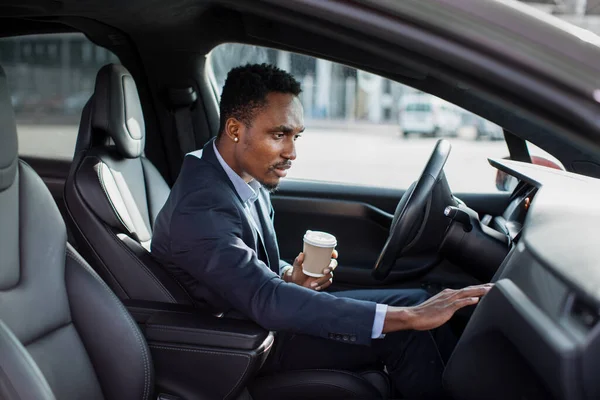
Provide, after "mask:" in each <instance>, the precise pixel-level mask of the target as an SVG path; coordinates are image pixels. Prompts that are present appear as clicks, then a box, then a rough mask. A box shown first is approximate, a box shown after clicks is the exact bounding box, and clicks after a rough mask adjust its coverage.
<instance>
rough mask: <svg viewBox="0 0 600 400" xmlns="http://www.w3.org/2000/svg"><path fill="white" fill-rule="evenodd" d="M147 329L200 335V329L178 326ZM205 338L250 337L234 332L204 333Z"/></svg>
mask: <svg viewBox="0 0 600 400" xmlns="http://www.w3.org/2000/svg"><path fill="white" fill-rule="evenodd" d="M147 328H152V329H156V330H159V331H167V332H168V331H175V332H177V331H179V332H185V333H190V332H193V333H198V329H197V328H184V327H176V326H169V325H154V324H150V325H148V326H147ZM201 334H202V335H203V336H218V337H223V336H229V337H233V338H240V339H243V338H247V337H248V336H250V335H246V334H243V333H233V332H218V333H213V332H209V331H206V332H202V333H201Z"/></svg>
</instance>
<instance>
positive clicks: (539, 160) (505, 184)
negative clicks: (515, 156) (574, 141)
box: [496, 156, 564, 192]
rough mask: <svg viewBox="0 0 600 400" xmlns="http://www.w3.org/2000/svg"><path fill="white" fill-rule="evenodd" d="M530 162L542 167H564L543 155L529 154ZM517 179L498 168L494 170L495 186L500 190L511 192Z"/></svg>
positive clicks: (562, 169)
mask: <svg viewBox="0 0 600 400" xmlns="http://www.w3.org/2000/svg"><path fill="white" fill-rule="evenodd" d="M504 159H506V160H508V159H509V157H504ZM531 163H532V164H535V165H541V166H544V167H548V168H552V169H558V170H561V171H564V168H563V167H561V166H560V165H558V164H557V163H555V162H554V161H551V160H549V159H547V158H544V157H539V156H531ZM517 183H518V180H517V178H515V177H514V176H511V175H508V174H507V173H506V172H504V171H500V170H498V171H497V172H496V188H497V189H498V190H499V191H501V192H512V191H513V190H514V189H515V187H516V186H517Z"/></svg>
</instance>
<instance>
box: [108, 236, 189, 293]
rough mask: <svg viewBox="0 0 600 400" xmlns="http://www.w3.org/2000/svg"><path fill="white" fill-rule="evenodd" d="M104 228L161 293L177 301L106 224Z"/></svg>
mask: <svg viewBox="0 0 600 400" xmlns="http://www.w3.org/2000/svg"><path fill="white" fill-rule="evenodd" d="M104 229H106V231H107V232H108V235H109V236H110V237H111V239H113V241H115V242H116V243H117V244H118V245H119V246H120V247H121V248H122V249H123V250H124V251H125V253H127V255H128V256H129V257H130V258H131V259H132V260H133V261H134V262H136V263H137V264H138V265H139V266H140V267H141V268H142V270H143V271H144V272H145V273H146V275H148V276H149V277H150V279H152V280H153V281H154V283H155V284H156V285H157V286H158V288H159V289H160V290H161V291H162V292H163V294H164V295H166V296H167V298H169V299H171V300H172V301H173V303H177V300H175V298H174V297H173V295H171V293H170V292H169V291H168V290H167V288H166V287H165V286H164V285H163V284H162V282H161V281H160V280H159V279H158V278H157V277H156V276H155V275H154V274H153V273H152V271H150V269H149V268H148V267H147V266H146V265H145V264H144V263H143V262H142V261H141V260H140V259H139V258H138V257H137V256H136V255H135V254H133V253H132V252H131V250H129V248H128V247H127V246H126V245H125V244H124V243H123V242H122V241H121V239H119V238H118V237H117V236H116V235H115V234H114V233H113V232H112V231H111V230H110V228H108V227H107V226H104Z"/></svg>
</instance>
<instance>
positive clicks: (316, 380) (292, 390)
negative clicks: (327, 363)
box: [250, 370, 390, 400]
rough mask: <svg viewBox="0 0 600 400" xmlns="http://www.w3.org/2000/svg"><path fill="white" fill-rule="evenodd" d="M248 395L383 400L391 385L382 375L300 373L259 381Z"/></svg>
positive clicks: (291, 398)
mask: <svg viewBox="0 0 600 400" xmlns="http://www.w3.org/2000/svg"><path fill="white" fill-rule="evenodd" d="M250 394H251V395H252V397H253V398H255V399H286V400H296V399H297V400H302V399H380V398H384V399H385V398H388V396H389V395H390V384H389V380H388V378H387V376H386V375H385V374H384V373H383V372H376V371H369V372H364V373H353V372H345V371H338V370H299V371H291V372H286V373H285V374H282V375H278V376H277V377H276V378H275V379H273V377H272V376H265V377H262V378H260V379H258V380H257V381H256V382H254V384H253V385H251V386H250Z"/></svg>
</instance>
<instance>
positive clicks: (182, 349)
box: [148, 344, 251, 398]
mask: <svg viewBox="0 0 600 400" xmlns="http://www.w3.org/2000/svg"><path fill="white" fill-rule="evenodd" d="M148 346H149V347H150V348H153V349H162V350H171V351H186V352H189V353H205V354H214V355H217V356H234V357H243V358H246V359H250V358H251V357H250V356H248V355H245V354H236V353H218V352H214V351H206V350H197V349H186V348H182V347H169V346H157V345H151V344H148ZM247 371H248V365H246V369H245V371H244V373H243V374H242V375H241V376H240V377H239V379H238V380H237V382H236V383H235V385H233V387H232V388H231V390H229V392H227V394H226V395H225V396H224V398H227V397H228V396H229V395H230V394H231V393H233V391H234V390H235V389H237V387H238V386H239V384H240V382H241V381H242V379H243V378H244V377H245V376H246V373H247Z"/></svg>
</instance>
